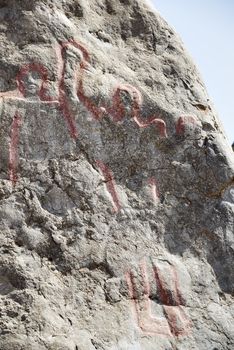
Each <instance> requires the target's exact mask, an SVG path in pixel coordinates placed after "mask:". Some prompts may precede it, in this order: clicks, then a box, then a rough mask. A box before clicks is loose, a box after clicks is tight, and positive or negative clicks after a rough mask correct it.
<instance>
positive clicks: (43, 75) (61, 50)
mask: <svg viewBox="0 0 234 350" xmlns="http://www.w3.org/2000/svg"><path fill="white" fill-rule="evenodd" d="M71 46H73V47H75V48H76V49H78V50H79V51H80V52H81V55H82V57H81V59H80V61H79V62H78V63H77V65H78V68H77V69H76V70H75V73H74V82H75V90H76V93H77V97H78V99H79V101H80V102H81V103H82V104H83V105H84V106H85V107H86V108H87V110H88V111H89V112H90V113H91V114H92V116H93V118H94V119H95V120H101V119H102V117H103V116H104V115H108V114H109V115H110V116H111V117H112V119H113V121H114V122H120V121H122V120H123V118H124V117H125V115H126V106H125V105H124V103H123V99H122V96H121V95H122V93H127V94H129V96H130V97H131V106H130V107H131V111H130V114H131V118H132V119H133V120H134V121H135V123H136V124H137V125H138V126H139V128H146V127H149V126H155V127H156V128H157V130H158V131H159V135H160V137H162V138H166V137H167V127H166V123H165V122H164V121H163V120H162V119H159V118H156V117H154V116H151V117H149V118H148V119H147V120H145V119H144V118H142V116H141V106H142V95H141V93H140V92H139V91H138V90H137V89H136V88H135V87H134V86H131V85H129V84H120V85H119V86H118V87H117V88H116V90H115V92H114V94H113V96H112V98H111V105H110V106H106V105H102V106H97V105H96V104H95V103H94V102H93V101H92V100H91V99H90V98H89V97H87V96H86V95H85V92H84V79H85V70H86V68H87V67H88V65H89V64H90V63H89V62H90V56H89V52H88V50H87V49H86V48H85V47H84V46H83V45H82V44H80V43H79V42H77V41H76V40H74V39H71V40H70V41H68V42H63V43H60V44H57V45H55V47H54V50H55V53H56V56H57V70H58V76H59V79H58V91H59V95H58V98H57V99H56V100H55V99H53V98H51V97H50V96H48V95H47V83H48V71H47V69H46V68H45V67H44V66H43V65H41V64H39V63H30V64H26V65H24V66H23V67H22V68H21V70H20V72H19V74H18V75H17V77H16V81H17V86H18V91H15V92H13V93H8V94H6V93H2V94H1V95H2V96H6V97H16V98H19V96H20V95H21V96H22V97H23V98H25V99H26V98H28V97H30V95H33V94H35V93H36V94H37V95H38V97H39V99H40V100H41V101H47V102H59V106H60V109H61V111H62V114H63V116H64V118H65V120H66V123H67V125H68V129H69V132H70V135H71V137H72V138H73V139H74V140H75V139H77V137H78V131H77V127H76V123H75V115H74V114H73V112H72V108H71V107H70V103H69V99H68V96H67V93H66V84H65V60H64V54H65V52H66V50H67V49H69V47H71ZM33 73H34V74H37V75H39V77H40V84H39V85H37V84H36V80H35V79H34V80H33V79H32V78H30V74H33ZM26 79H28V82H29V87H30V89H29V90H28V91H27V92H26V89H25V80H26ZM30 79H31V80H30ZM16 120H18V121H17V122H16V121H15V120H14V122H13V124H12V130H11V137H12V138H13V137H15V136H14V135H16V134H17V133H18V132H19V124H20V123H19V115H18V114H17V117H16ZM195 122H196V118H194V117H180V118H179V120H178V122H177V126H176V133H177V134H179V135H181V134H183V133H184V132H185V125H186V123H190V124H191V123H192V124H195ZM16 129H17V131H16ZM13 130H15V131H14V132H13ZM18 137H19V136H17V138H18ZM13 149H14V150H13ZM16 154H17V142H16V141H15V140H13V139H12V140H11V142H10V150H9V157H10V159H9V170H10V174H11V175H10V178H11V180H12V181H13V183H14V184H15V183H16V182H17V175H16V165H14V162H16V159H17V156H16ZM102 169H104V165H103V166H102ZM108 171H109V170H108ZM108 171H107V168H105V171H104V172H103V174H104V176H107V173H108ZM13 173H14V174H13ZM108 174H110V173H108ZM108 176H109V175H108ZM113 181H114V180H113V177H112V180H111V182H110V183H109V185H108V186H109V189H108V190H109V192H110V193H111V195H112V198H113V201H114V204H115V211H118V210H119V208H120V204H119V200H118V197H117V194H116V191H115V188H114V182H113ZM151 185H152V194H153V197H154V199H155V200H156V196H157V192H156V187H155V185H154V184H151Z"/></svg>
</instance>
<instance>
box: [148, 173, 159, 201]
mask: <svg viewBox="0 0 234 350" xmlns="http://www.w3.org/2000/svg"><path fill="white" fill-rule="evenodd" d="M148 185H149V186H150V190H151V195H152V199H153V202H154V203H157V202H158V201H160V193H159V190H158V184H157V180H156V179H155V177H150V178H149V179H148Z"/></svg>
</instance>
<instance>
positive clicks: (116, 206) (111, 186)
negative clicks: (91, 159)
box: [96, 160, 121, 213]
mask: <svg viewBox="0 0 234 350" xmlns="http://www.w3.org/2000/svg"><path fill="white" fill-rule="evenodd" d="M96 164H97V166H98V167H99V168H100V170H101V172H102V174H103V176H104V179H105V182H106V187H107V190H108V192H109V193H110V195H111V197H112V200H113V210H114V212H115V213H118V212H119V210H120V209H121V205H120V201H119V198H118V194H117V191H116V189H115V180H114V176H113V174H112V172H111V170H110V169H109V167H108V166H107V165H106V164H104V163H103V162H102V161H101V160H97V161H96Z"/></svg>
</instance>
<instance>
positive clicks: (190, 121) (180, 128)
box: [176, 115, 198, 135]
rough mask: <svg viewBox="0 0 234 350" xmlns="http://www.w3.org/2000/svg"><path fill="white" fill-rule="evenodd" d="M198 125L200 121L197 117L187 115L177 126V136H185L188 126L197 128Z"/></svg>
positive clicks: (180, 119)
mask: <svg viewBox="0 0 234 350" xmlns="http://www.w3.org/2000/svg"><path fill="white" fill-rule="evenodd" d="M196 124H198V119H197V118H196V117H195V116H191V115H187V116H182V117H180V118H179V119H178V121H177V124H176V134H177V135H183V134H184V133H185V129H186V126H187V125H190V126H192V127H195V126H196Z"/></svg>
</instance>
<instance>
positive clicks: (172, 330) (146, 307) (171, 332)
mask: <svg viewBox="0 0 234 350" xmlns="http://www.w3.org/2000/svg"><path fill="white" fill-rule="evenodd" d="M170 272H171V273H170V277H171V279H172V281H171V282H172V286H173V287H172V290H171V289H170V288H169V287H168V285H167V283H166V277H167V278H168V276H164V275H163V273H162V272H161V271H160V268H159V266H157V265H156V264H154V263H152V273H153V275H154V279H155V282H156V286H157V294H158V299H159V302H160V305H162V307H163V311H164V317H155V316H153V315H152V310H151V303H152V301H151V299H150V292H151V291H150V283H149V277H148V272H147V264H146V261H145V259H144V260H143V261H142V262H141V263H140V277H141V280H142V284H143V297H141V298H140V297H139V296H138V294H139V287H138V285H137V282H136V278H135V276H134V273H133V271H128V272H127V273H126V276H125V277H126V282H127V285H128V291H129V296H130V298H131V300H132V306H133V313H134V316H135V319H136V321H137V324H138V326H139V327H140V329H141V330H142V332H143V333H144V334H148V335H151V336H156V335H158V336H166V337H173V336H175V337H179V336H186V335H188V334H189V332H190V331H191V321H190V319H189V318H188V316H187V315H186V313H185V310H184V304H185V301H184V300H183V297H182V295H181V292H180V287H179V282H178V276H177V271H176V268H175V266H170ZM138 277H139V276H138ZM141 292H142V291H141Z"/></svg>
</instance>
